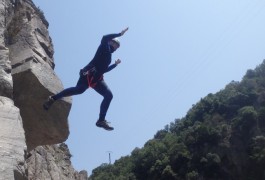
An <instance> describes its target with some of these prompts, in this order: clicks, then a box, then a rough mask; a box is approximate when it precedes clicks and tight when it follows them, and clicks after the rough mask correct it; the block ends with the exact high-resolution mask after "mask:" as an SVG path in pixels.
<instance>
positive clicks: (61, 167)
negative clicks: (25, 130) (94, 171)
mask: <svg viewBox="0 0 265 180" xmlns="http://www.w3.org/2000/svg"><path fill="white" fill-rule="evenodd" d="M70 158H71V154H70V152H69V149H68V147H67V145H66V144H64V143H63V144H60V145H51V146H41V147H37V148H35V149H34V150H32V151H31V152H30V154H29V157H28V158H27V160H26V162H27V164H28V167H29V168H28V178H29V179H35V180H42V179H54V180H87V179H88V176H87V172H86V171H81V172H80V173H78V172H77V171H76V170H74V168H73V167H72V165H71V161H70Z"/></svg>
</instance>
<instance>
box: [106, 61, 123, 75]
mask: <svg viewBox="0 0 265 180" xmlns="http://www.w3.org/2000/svg"><path fill="white" fill-rule="evenodd" d="M120 63H121V60H120V59H117V60H116V61H115V63H114V64H112V65H110V66H109V67H108V69H107V70H106V72H109V71H111V70H112V69H114V68H115V67H117V66H118V64H120Z"/></svg>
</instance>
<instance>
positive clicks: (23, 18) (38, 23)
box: [5, 0, 71, 150]
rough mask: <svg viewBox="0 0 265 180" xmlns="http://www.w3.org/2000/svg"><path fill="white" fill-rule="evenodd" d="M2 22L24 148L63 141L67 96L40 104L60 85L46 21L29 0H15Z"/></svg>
mask: <svg viewBox="0 0 265 180" xmlns="http://www.w3.org/2000/svg"><path fill="white" fill-rule="evenodd" d="M12 7H13V9H14V10H13V11H11V10H10V14H11V15H10V16H8V18H7V22H6V29H7V31H6V33H5V38H6V43H7V46H8V48H9V58H10V62H11V67H12V76H13V84H14V86H13V87H14V89H13V92H14V102H15V105H16V106H17V107H18V108H19V109H20V112H21V117H22V119H23V126H24V130H25V135H26V143H27V147H28V150H31V149H33V148H35V147H37V146H39V145H47V144H57V143H61V142H64V141H65V140H66V139H67V137H68V135H69V127H68V121H67V117H68V114H69V111H70V108H71V99H70V98H65V99H64V100H61V101H59V102H58V103H55V105H54V106H53V107H52V108H51V110H50V111H45V110H44V109H43V108H42V104H43V102H44V101H45V100H46V99H47V98H48V96H49V95H51V94H55V93H57V92H59V91H61V90H62V89H63V85H62V83H61V81H60V80H59V78H58V77H57V76H56V74H55V73H54V71H53V68H54V60H53V54H54V50H53V45H52V41H51V38H50V36H49V33H48V30H47V28H48V23H47V21H46V20H45V18H44V16H43V13H42V11H41V10H40V9H38V8H36V7H35V5H34V4H33V3H32V1H31V0H24V1H15V3H14V4H13V5H12Z"/></svg>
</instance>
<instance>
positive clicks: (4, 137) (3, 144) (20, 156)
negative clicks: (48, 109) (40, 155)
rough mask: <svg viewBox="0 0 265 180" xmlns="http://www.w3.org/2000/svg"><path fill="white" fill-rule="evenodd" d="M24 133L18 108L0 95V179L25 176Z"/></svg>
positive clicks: (5, 179)
mask: <svg viewBox="0 0 265 180" xmlns="http://www.w3.org/2000/svg"><path fill="white" fill-rule="evenodd" d="M25 150H26V143H25V135H24V130H23V126H22V120H21V117H20V114H19V109H18V108H17V107H15V106H14V103H13V101H12V100H11V99H9V98H6V97H2V96H0V179H1V180H7V179H8V180H9V179H14V176H15V174H16V176H20V177H23V176H25V170H24V161H25V160H24V152H25Z"/></svg>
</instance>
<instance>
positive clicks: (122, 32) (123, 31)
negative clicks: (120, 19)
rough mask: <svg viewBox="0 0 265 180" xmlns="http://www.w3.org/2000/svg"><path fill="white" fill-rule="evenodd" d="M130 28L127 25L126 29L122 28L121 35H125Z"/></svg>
mask: <svg viewBox="0 0 265 180" xmlns="http://www.w3.org/2000/svg"><path fill="white" fill-rule="evenodd" d="M128 30H129V27H127V28H126V29H124V30H122V31H121V35H123V34H124V33H125V32H126V31H128Z"/></svg>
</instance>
